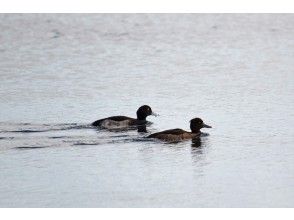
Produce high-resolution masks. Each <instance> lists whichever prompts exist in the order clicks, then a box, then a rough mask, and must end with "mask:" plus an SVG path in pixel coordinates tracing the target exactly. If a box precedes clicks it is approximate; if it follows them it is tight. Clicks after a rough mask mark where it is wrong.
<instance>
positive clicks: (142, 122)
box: [92, 105, 211, 141]
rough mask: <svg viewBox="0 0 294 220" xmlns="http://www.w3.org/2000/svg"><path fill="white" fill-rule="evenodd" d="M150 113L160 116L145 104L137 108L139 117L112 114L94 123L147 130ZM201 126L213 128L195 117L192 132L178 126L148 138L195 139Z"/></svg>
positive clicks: (95, 124) (108, 127)
mask: <svg viewBox="0 0 294 220" xmlns="http://www.w3.org/2000/svg"><path fill="white" fill-rule="evenodd" d="M150 115H154V116H158V114H156V113H154V112H153V111H152V109H151V107H150V106H148V105H143V106H141V107H140V108H139V109H138V110H137V118H130V117H127V116H112V117H108V118H103V119H100V120H97V121H95V122H93V123H92V125H93V126H97V127H100V128H106V129H115V128H127V127H134V126H135V127H138V131H141V132H146V124H147V123H148V121H147V120H146V118H147V117H148V116H150ZM201 128H211V126H209V125H206V124H205V123H204V122H203V121H202V119H200V118H193V119H192V120H191V121H190V129H191V132H188V131H185V130H182V129H179V128H176V129H170V130H165V131H161V132H157V133H154V134H151V135H149V136H147V138H157V139H160V140H163V141H181V140H187V139H195V138H199V137H200V135H201V131H200V129H201Z"/></svg>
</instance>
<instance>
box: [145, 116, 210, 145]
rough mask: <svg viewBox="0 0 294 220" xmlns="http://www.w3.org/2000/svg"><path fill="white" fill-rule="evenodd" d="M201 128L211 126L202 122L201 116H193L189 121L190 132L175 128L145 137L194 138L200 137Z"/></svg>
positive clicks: (178, 139) (166, 138)
mask: <svg viewBox="0 0 294 220" xmlns="http://www.w3.org/2000/svg"><path fill="white" fill-rule="evenodd" d="M201 128H211V126H209V125H206V124H204V123H203V121H202V119H201V118H193V119H192V120H191V121H190V129H191V131H192V132H188V131H185V130H182V129H179V128H176V129H170V130H165V131H161V132H157V133H154V134H151V135H149V136H147V138H157V139H160V140H163V141H182V140H187V139H195V138H199V137H200V135H201V131H200V129H201Z"/></svg>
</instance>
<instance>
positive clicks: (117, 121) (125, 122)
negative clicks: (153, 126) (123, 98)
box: [92, 105, 158, 132]
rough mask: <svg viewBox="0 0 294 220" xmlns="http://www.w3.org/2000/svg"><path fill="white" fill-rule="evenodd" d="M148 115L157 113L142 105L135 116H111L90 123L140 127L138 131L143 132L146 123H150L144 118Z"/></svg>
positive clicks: (118, 127) (104, 125)
mask: <svg viewBox="0 0 294 220" xmlns="http://www.w3.org/2000/svg"><path fill="white" fill-rule="evenodd" d="M150 115H154V116H158V114H156V113H154V112H153V111H152V109H151V107H150V106H148V105H143V106H141V107H140V108H139V109H138V110H137V118H130V117H127V116H111V117H108V118H103V119H99V120H97V121H94V122H93V123H92V125H93V126H97V127H100V128H105V129H120V128H128V127H141V128H142V129H138V131H142V132H145V128H146V127H145V126H146V124H148V123H150V122H148V121H147V120H146V118H147V117H148V116H150Z"/></svg>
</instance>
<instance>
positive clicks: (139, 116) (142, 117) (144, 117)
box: [137, 115, 146, 121]
mask: <svg viewBox="0 0 294 220" xmlns="http://www.w3.org/2000/svg"><path fill="white" fill-rule="evenodd" d="M137 119H138V120H140V121H146V116H141V115H137Z"/></svg>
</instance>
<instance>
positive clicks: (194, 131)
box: [191, 129, 201, 134]
mask: <svg viewBox="0 0 294 220" xmlns="http://www.w3.org/2000/svg"><path fill="white" fill-rule="evenodd" d="M191 131H192V133H193V134H198V133H201V131H200V129H193V130H191Z"/></svg>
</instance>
